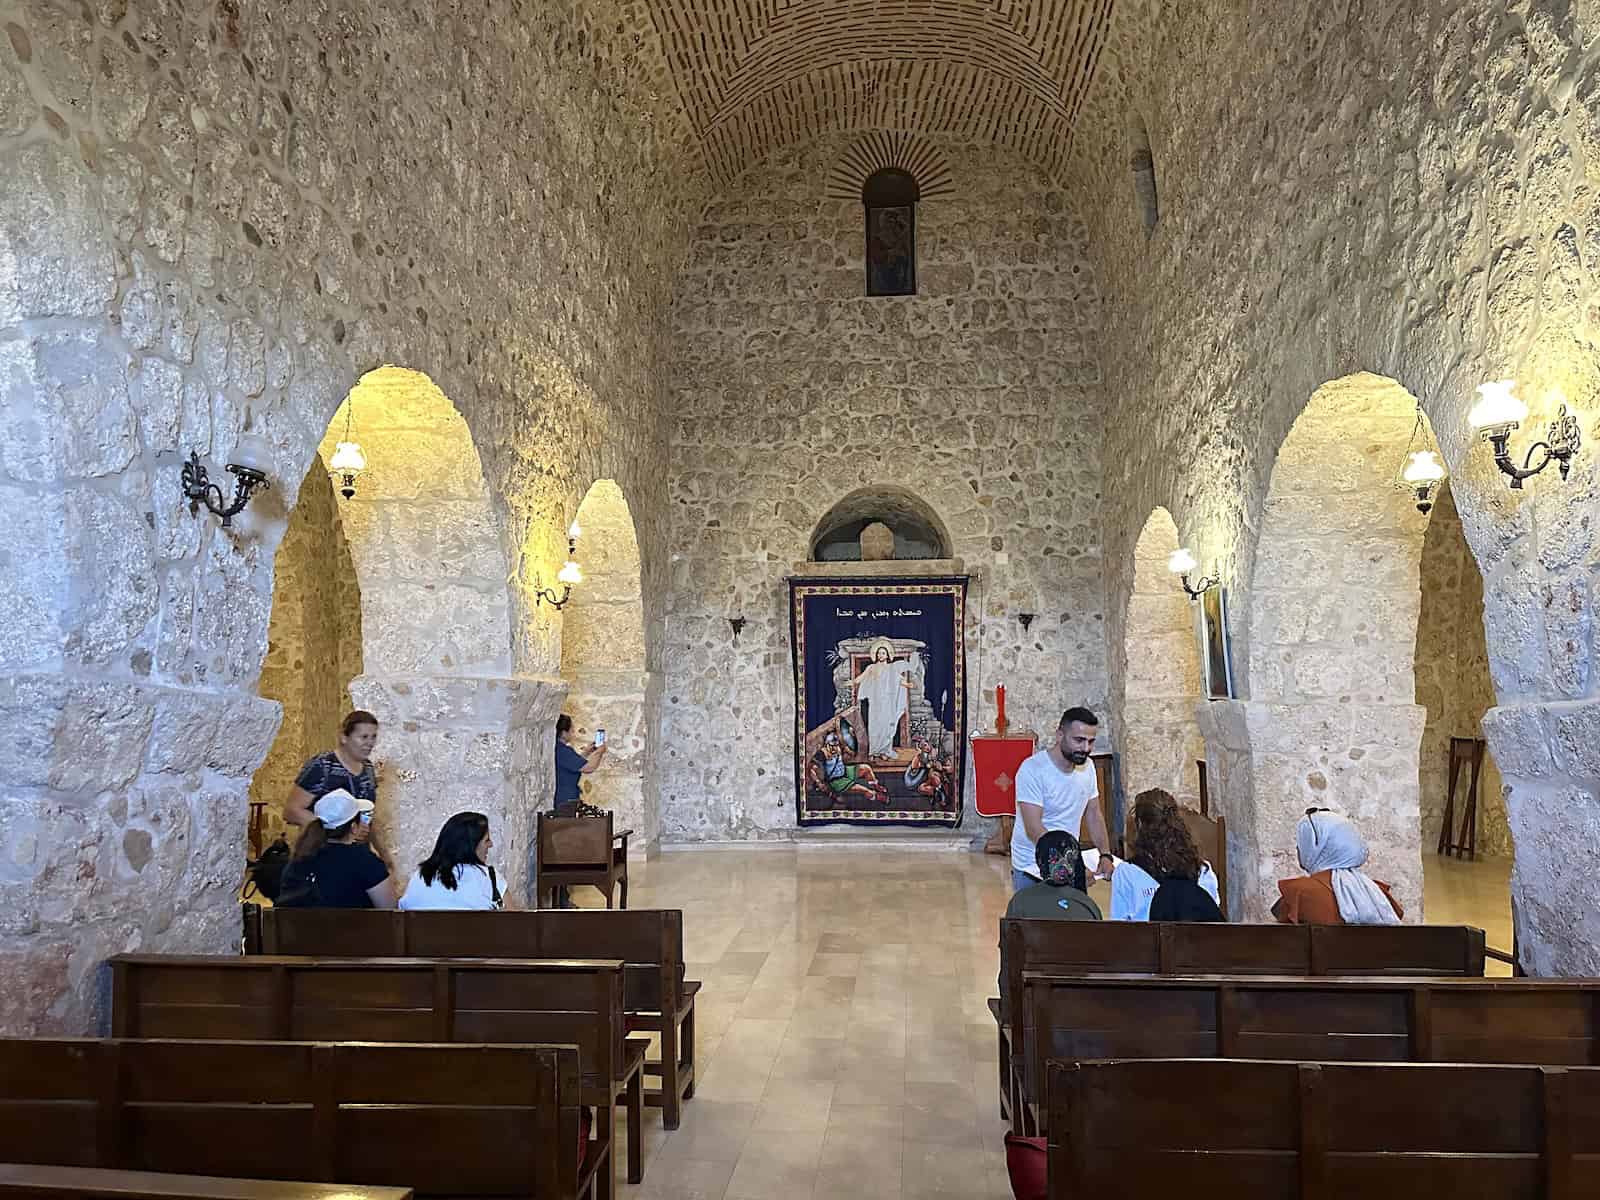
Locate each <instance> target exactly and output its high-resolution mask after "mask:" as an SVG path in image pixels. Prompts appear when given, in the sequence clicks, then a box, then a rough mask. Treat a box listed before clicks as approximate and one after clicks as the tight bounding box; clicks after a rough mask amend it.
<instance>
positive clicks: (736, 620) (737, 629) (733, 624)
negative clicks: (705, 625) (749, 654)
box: [728, 617, 744, 646]
mask: <svg viewBox="0 0 1600 1200" xmlns="http://www.w3.org/2000/svg"><path fill="white" fill-rule="evenodd" d="M728 628H730V629H732V630H733V644H734V645H735V646H737V645H738V644H739V635H740V634H741V633H743V632H744V618H743V617H729V618H728Z"/></svg>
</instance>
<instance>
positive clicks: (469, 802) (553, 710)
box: [350, 675, 565, 901]
mask: <svg viewBox="0 0 1600 1200" xmlns="http://www.w3.org/2000/svg"><path fill="white" fill-rule="evenodd" d="M350 692H351V696H352V698H353V699H354V701H355V703H356V705H357V706H358V707H361V708H365V709H367V710H369V711H370V712H372V713H373V714H374V715H375V716H377V718H378V720H379V722H380V723H381V729H382V730H383V731H384V732H383V733H382V734H381V735H380V737H379V743H378V752H377V754H376V756H375V757H376V759H377V761H378V763H379V770H378V809H377V812H376V814H375V819H374V822H373V829H374V832H375V833H376V834H377V836H378V837H379V838H380V839H381V841H382V844H383V847H384V849H385V851H386V852H387V853H388V854H389V856H390V861H391V865H392V866H393V868H394V872H395V876H396V884H397V886H400V887H404V886H405V883H406V881H407V880H408V879H410V877H411V872H412V871H414V870H415V869H416V866H417V864H418V863H420V862H421V861H422V860H423V859H424V858H426V857H427V855H428V854H429V852H430V851H431V850H432V849H433V844H434V841H435V839H436V838H437V837H438V836H439V830H440V828H441V827H442V826H443V825H444V823H445V821H446V820H447V819H448V818H449V817H450V816H451V814H453V813H457V812H463V811H473V812H481V813H483V814H484V815H486V816H487V817H488V818H489V827H490V833H491V835H492V836H493V838H494V852H493V855H492V861H493V863H494V866H495V868H496V870H497V871H499V872H501V873H502V874H503V875H504V878H503V879H502V881H501V887H502V890H504V891H505V892H506V893H507V894H508V895H513V896H516V897H518V898H520V899H522V900H524V901H525V900H527V899H528V898H529V897H531V896H532V890H531V883H532V878H533V855H534V821H535V817H536V814H537V812H538V811H539V810H540V809H541V808H548V807H549V804H550V797H551V796H552V795H553V794H554V789H553V783H552V780H553V775H554V769H553V752H552V751H551V749H550V745H549V739H550V731H551V730H553V729H554V727H555V719H556V716H557V715H558V714H559V713H560V711H561V700H562V697H563V695H564V693H565V686H564V685H563V684H562V683H561V681H560V680H542V679H480V678H447V677H442V676H426V675H415V676H409V677H388V678H383V679H379V678H376V677H374V676H371V675H362V676H358V677H357V678H356V679H354V680H353V681H352V682H351V684H350ZM546 760H550V761H546Z"/></svg>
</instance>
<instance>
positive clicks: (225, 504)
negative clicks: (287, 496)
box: [183, 433, 272, 529]
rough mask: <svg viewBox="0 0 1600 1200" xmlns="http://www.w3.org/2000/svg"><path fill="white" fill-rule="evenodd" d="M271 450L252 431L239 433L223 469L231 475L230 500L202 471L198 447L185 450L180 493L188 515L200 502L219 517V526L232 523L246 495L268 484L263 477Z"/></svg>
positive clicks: (203, 470) (269, 481)
mask: <svg viewBox="0 0 1600 1200" xmlns="http://www.w3.org/2000/svg"><path fill="white" fill-rule="evenodd" d="M271 462H272V454H271V452H270V451H269V450H268V449H267V444H266V442H265V441H263V440H262V439H261V438H259V437H257V436H256V435H255V434H253V433H244V434H240V435H239V440H238V441H237V442H235V443H234V446H233V454H232V455H231V456H230V457H229V460H228V466H227V471H228V474H230V475H232V476H233V500H232V501H231V502H230V501H227V500H225V499H224V497H223V495H222V488H221V486H220V485H218V484H215V483H212V482H211V480H210V479H209V478H208V477H207V475H206V468H205V464H204V463H202V462H201V461H200V455H199V452H198V451H190V452H189V461H188V462H186V463H184V464H183V497H184V499H185V500H187V501H188V502H189V515H190V516H195V515H197V514H198V513H199V512H200V506H201V505H202V504H204V505H205V506H206V508H207V510H209V511H210V512H213V513H215V514H216V515H217V516H219V517H221V518H222V527H223V528H224V529H229V528H231V527H232V526H233V519H234V517H236V516H238V515H239V514H240V513H242V512H243V511H244V506H245V505H247V504H249V503H250V497H251V496H253V495H255V494H256V492H257V490H258V489H260V488H269V487H271V486H272V480H270V479H268V478H267V467H268V465H269V464H270V463H271Z"/></svg>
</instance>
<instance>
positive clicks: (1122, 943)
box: [989, 917, 1485, 1117]
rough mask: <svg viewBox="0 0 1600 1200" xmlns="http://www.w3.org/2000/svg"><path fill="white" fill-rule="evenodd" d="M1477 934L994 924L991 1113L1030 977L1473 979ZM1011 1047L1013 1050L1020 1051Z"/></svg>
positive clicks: (1416, 929) (1411, 928) (1383, 928)
mask: <svg viewBox="0 0 1600 1200" xmlns="http://www.w3.org/2000/svg"><path fill="white" fill-rule="evenodd" d="M1484 956H1485V951H1484V941H1483V930H1481V929H1473V928H1471V927H1470V926H1466V925H1213V924H1206V923H1203V922H1194V923H1189V922H1184V923H1176V922H1161V923H1150V922H1145V921H1040V920H1027V919H1020V918H1015V917H1013V918H1006V919H1002V920H1001V922H1000V996H999V997H998V998H997V999H993V1000H990V1001H989V1010H990V1012H991V1013H993V1014H994V1017H995V1023H996V1025H997V1027H998V1040H999V1056H1000V1058H999V1070H1000V1096H1001V1108H1000V1112H1001V1116H1002V1117H1004V1116H1008V1115H1009V1113H1010V1106H1011V1097H1012V1093H1013V1092H1014V1090H1015V1088H1016V1086H1017V1085H1016V1082H1015V1080H1016V1078H1017V1076H1016V1074H1015V1072H1014V1068H1015V1066H1016V1062H1017V1059H1016V1056H1014V1055H1013V1052H1012V1047H1011V1024H1012V1018H1011V997H1012V996H1020V995H1021V994H1022V978H1023V975H1024V974H1025V973H1026V972H1030V971H1031V972H1034V973H1036V974H1040V975H1090V974H1108V975H1109V974H1116V975H1208V974H1218V973H1225V974H1229V975H1257V974H1259V975H1312V976H1318V975H1408V976H1417V975H1440V976H1474V977H1476V976H1481V975H1482V974H1483V963H1484ZM1020 1053H1021V1048H1020V1047H1018V1048H1017V1055H1020Z"/></svg>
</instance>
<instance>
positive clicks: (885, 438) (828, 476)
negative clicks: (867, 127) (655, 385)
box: [661, 137, 1111, 842]
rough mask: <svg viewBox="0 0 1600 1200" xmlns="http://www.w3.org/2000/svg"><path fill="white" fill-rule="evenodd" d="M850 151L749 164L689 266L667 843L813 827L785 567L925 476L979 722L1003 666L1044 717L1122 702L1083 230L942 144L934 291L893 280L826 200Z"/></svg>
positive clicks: (835, 141) (1055, 204) (1021, 702)
mask: <svg viewBox="0 0 1600 1200" xmlns="http://www.w3.org/2000/svg"><path fill="white" fill-rule="evenodd" d="M849 144H850V143H849V141H848V139H845V138H842V137H836V138H828V139H824V140H821V141H818V142H814V143H811V144H808V145H805V146H801V147H796V148H792V149H790V150H786V151H784V152H783V153H781V154H779V155H777V156H775V157H774V158H773V159H772V160H771V161H769V162H768V163H766V164H764V165H763V166H762V167H761V168H759V169H756V170H753V171H751V172H750V173H749V174H747V175H746V176H745V177H744V178H742V179H741V180H740V181H739V183H738V184H737V185H736V187H735V188H734V189H733V190H731V191H730V192H729V193H728V194H726V195H724V196H721V197H720V198H718V199H717V200H715V201H714V202H712V203H711V204H710V205H708V206H707V208H706V209H705V211H704V213H703V214H702V216H701V219H700V223H699V225H698V227H697V230H696V236H695V240H694V245H693V248H692V250H691V253H690V258H689V262H688V264H687V265H686V266H685V268H684V270H683V272H682V273H681V275H680V277H679V284H678V290H677V296H676V301H675V305H674V310H673V334H674V362H673V367H672V378H671V386H670V400H669V404H670V409H671V412H672V417H673V432H672V456H673V471H672V477H671V481H670V485H669V487H670V506H669V512H670V515H671V521H672V525H671V543H672V546H673V555H674V557H673V563H672V576H671V592H672V598H671V605H670V616H669V618H668V622H667V639H666V644H667V648H668V649H667V654H666V659H665V662H666V679H665V688H664V713H663V718H662V739H661V742H662V753H663V762H662V817H661V829H662V839H663V841H665V842H687V841H706V840H719V839H771V838H785V837H790V836H792V835H793V829H794V782H793V762H794V757H793V756H794V747H793V734H792V729H793V719H792V713H793V671H792V663H791V655H790V648H789V639H788V622H789V613H788V591H787V588H786V586H785V584H784V577H785V576H787V575H789V574H790V573H791V571H792V570H793V569H794V566H795V564H796V563H801V562H804V561H805V559H806V557H807V553H808V550H809V547H810V539H811V536H812V533H813V530H814V529H815V528H816V526H817V523H818V522H819V520H821V518H822V517H823V516H824V514H826V513H827V512H828V511H829V509H830V508H831V507H832V506H834V505H835V503H836V502H838V501H839V500H841V499H842V498H843V497H845V496H846V495H847V494H849V493H851V492H853V491H855V490H856V489H858V488H861V487H867V486H870V487H882V488H894V487H898V488H902V489H909V490H910V491H911V492H912V493H914V494H915V495H916V496H917V497H918V498H920V500H921V501H922V502H924V503H925V504H926V505H928V506H930V507H931V508H932V510H933V512H934V513H935V514H936V515H937V516H938V518H939V519H940V520H941V521H942V523H943V525H944V526H945V528H946V529H947V530H948V531H949V533H950V536H951V541H952V551H953V553H954V555H955V556H956V557H957V558H959V559H961V560H962V562H963V563H964V564H965V567H966V570H967V571H968V572H970V573H971V574H972V575H973V583H972V588H971V592H970V593H969V604H968V614H969V617H968V626H967V664H968V669H969V681H970V682H969V685H968V710H967V711H968V723H969V725H970V726H971V727H973V728H978V727H980V726H985V727H986V726H991V725H992V723H993V719H994V707H993V689H994V686H995V684H996V683H998V682H1004V683H1005V684H1006V686H1007V697H1008V698H1007V708H1008V715H1009V716H1010V718H1011V720H1012V722H1013V724H1014V725H1016V726H1020V727H1023V728H1032V729H1033V730H1035V731H1036V732H1039V733H1045V732H1046V731H1049V730H1053V729H1054V727H1055V724H1056V722H1057V721H1058V720H1059V718H1060V715H1061V711H1062V709H1063V708H1065V707H1067V706H1068V705H1069V704H1075V703H1085V702H1086V703H1088V704H1090V705H1093V706H1095V707H1097V708H1100V709H1103V708H1104V705H1105V700H1106V698H1107V694H1108V689H1107V668H1106V652H1105V622H1104V605H1103V603H1102V588H1101V560H1100V534H1099V510H1100V506H1101V499H1100V493H1101V483H1100V459H1099V444H1100V437H1101V425H1100V421H1101V415H1100V409H1101V397H1102V395H1103V393H1102V389H1101V388H1100V385H1099V369H1098V367H1097V366H1096V361H1095V354H1096V349H1095V347H1096V337H1097V329H1098V325H1099V319H1100V318H1099V313H1100V299H1099V293H1098V291H1097V289H1096V287H1095V284H1094V282H1093V279H1092V276H1091V272H1090V271H1089V269H1088V266H1087V259H1086V248H1085V245H1084V242H1083V234H1084V226H1083V224H1082V222H1081V221H1080V220H1079V219H1078V218H1077V216H1076V215H1075V214H1074V213H1073V211H1072V209H1071V207H1070V206H1069V205H1068V204H1067V203H1066V201H1065V197H1064V194H1063V192H1062V190H1061V189H1060V188H1059V187H1057V186H1055V185H1053V184H1051V183H1050V181H1049V180H1047V179H1046V178H1045V177H1044V176H1043V175H1042V174H1041V173H1040V172H1039V171H1038V170H1036V169H1035V168H1033V167H1030V166H1029V165H1028V164H1027V163H1025V162H1023V161H1021V160H1019V159H1018V158H1016V157H1014V156H1013V155H1011V154H1009V153H1007V152H1004V151H1000V150H995V149H984V148H981V147H977V146H971V145H965V144H961V143H957V142H938V143H937V144H936V145H937V150H938V153H939V154H941V155H942V156H943V157H944V159H945V160H946V161H947V162H948V165H949V170H950V175H951V180H952V186H951V188H950V190H949V193H948V194H945V195H940V196H938V197H936V198H933V199H928V200H925V201H923V202H922V203H921V204H919V205H918V209H917V215H916V225H917V242H918V263H917V280H918V294H917V295H916V296H910V297H874V298H868V297H866V296H865V295H864V291H865V288H864V266H863V254H864V246H863V237H864V234H863V225H864V220H863V213H862V208H861V205H860V203H859V201H856V200H849V199H831V198H829V197H828V195H827V193H826V181H827V177H828V174H829V172H830V170H831V169H832V168H833V166H834V165H835V163H836V162H837V160H838V156H839V155H840V154H841V153H843V152H844V151H845V150H846V149H847V148H848V146H849ZM832 565H834V566H837V565H838V564H832ZM1019 613H1032V614H1035V615H1036V619H1035V620H1034V621H1033V623H1032V626H1031V628H1030V629H1028V630H1027V631H1024V629H1023V627H1022V625H1021V623H1020V622H1019V621H1018V619H1017V616H1018V614H1019ZM736 616H742V617H744V618H745V621H746V624H745V626H744V629H743V632H742V633H741V635H740V637H739V641H738V644H737V645H735V644H734V640H733V635H732V632H731V630H730V628H729V625H728V618H730V617H736ZM1110 724H1111V722H1110V720H1109V718H1108V719H1107V729H1106V732H1107V734H1108V735H1109V734H1110V732H1111V730H1110ZM1107 740H1108V741H1109V740H1110V738H1109V736H1108V738H1107ZM969 812H970V799H969Z"/></svg>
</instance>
